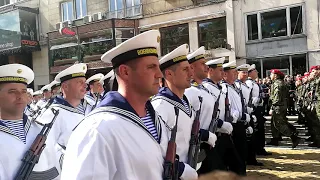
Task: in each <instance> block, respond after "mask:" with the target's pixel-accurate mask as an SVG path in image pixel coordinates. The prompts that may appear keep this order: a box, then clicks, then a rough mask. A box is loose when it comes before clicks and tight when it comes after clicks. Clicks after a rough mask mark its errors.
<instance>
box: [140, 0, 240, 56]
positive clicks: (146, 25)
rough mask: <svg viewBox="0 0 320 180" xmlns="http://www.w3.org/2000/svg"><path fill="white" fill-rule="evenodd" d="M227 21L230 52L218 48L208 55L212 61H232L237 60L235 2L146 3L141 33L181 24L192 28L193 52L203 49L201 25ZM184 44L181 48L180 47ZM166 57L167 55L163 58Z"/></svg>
mask: <svg viewBox="0 0 320 180" xmlns="http://www.w3.org/2000/svg"><path fill="white" fill-rule="evenodd" d="M219 17H225V18H226V26H227V27H226V30H227V38H226V39H227V43H228V44H229V45H230V46H231V48H230V49H226V48H215V49H211V50H209V51H208V56H209V58H211V57H212V58H215V57H222V56H225V57H228V58H229V60H231V61H232V60H235V59H236V57H235V51H234V48H235V42H234V23H233V3H232V0H227V1H226V0H220V1H219V0H217V1H198V3H194V2H193V1H191V0H177V1H170V0H160V1H159V0H150V1H149V0H147V1H144V2H143V18H142V19H140V21H139V25H140V27H139V28H140V30H141V31H145V30H149V29H161V28H165V27H170V26H175V25H179V24H185V23H187V24H188V28H189V42H188V43H189V45H190V50H191V51H194V50H196V49H197V48H199V35H198V30H199V29H198V22H199V21H203V20H210V19H214V18H219ZM179 45H181V44H177V45H176V46H179ZM161 55H162V56H163V55H164V54H161Z"/></svg>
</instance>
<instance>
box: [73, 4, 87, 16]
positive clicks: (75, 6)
mask: <svg viewBox="0 0 320 180" xmlns="http://www.w3.org/2000/svg"><path fill="white" fill-rule="evenodd" d="M79 1H80V2H81V3H80V12H81V17H78V14H77V0H73V3H74V4H73V7H74V10H73V11H74V16H75V19H73V20H77V19H82V18H83V17H84V16H86V15H88V6H87V2H88V1H87V0H79ZM83 1H86V4H85V6H86V11H87V12H86V13H85V15H84V14H83V12H82V10H83V3H82V2H83Z"/></svg>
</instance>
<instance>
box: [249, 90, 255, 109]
mask: <svg viewBox="0 0 320 180" xmlns="http://www.w3.org/2000/svg"><path fill="white" fill-rule="evenodd" d="M252 90H253V87H252V88H251V91H250V94H249V101H248V107H249V108H254V105H253V103H252Z"/></svg>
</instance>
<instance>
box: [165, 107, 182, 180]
mask: <svg viewBox="0 0 320 180" xmlns="http://www.w3.org/2000/svg"><path fill="white" fill-rule="evenodd" d="M174 111H175V114H176V125H175V126H174V127H173V129H172V131H171V137H170V140H169V142H168V148H167V153H166V157H165V160H164V164H163V180H178V179H179V177H178V176H179V175H178V174H179V171H178V170H179V156H178V155H177V154H176V148H177V145H176V136H177V130H178V118H179V109H178V108H177V107H174Z"/></svg>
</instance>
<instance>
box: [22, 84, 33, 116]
mask: <svg viewBox="0 0 320 180" xmlns="http://www.w3.org/2000/svg"><path fill="white" fill-rule="evenodd" d="M32 94H33V89H31V88H27V96H28V99H27V107H26V108H25V109H24V114H25V115H27V116H28V117H30V116H31V115H32V114H33V113H34V109H33V106H32Z"/></svg>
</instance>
